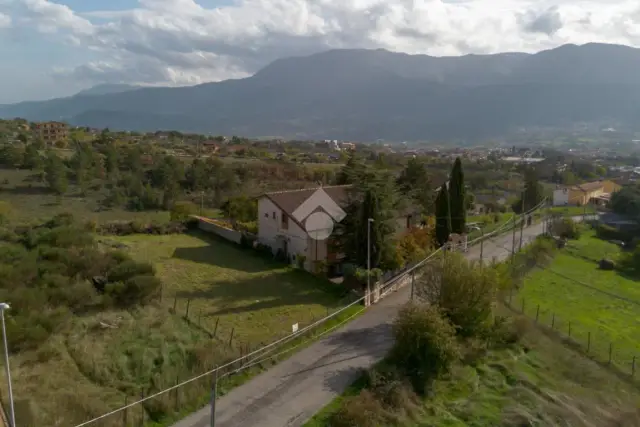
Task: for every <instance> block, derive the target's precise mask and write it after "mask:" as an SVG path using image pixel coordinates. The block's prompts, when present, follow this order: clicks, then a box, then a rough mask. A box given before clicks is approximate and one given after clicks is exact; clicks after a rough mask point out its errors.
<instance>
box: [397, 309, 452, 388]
mask: <svg viewBox="0 0 640 427" xmlns="http://www.w3.org/2000/svg"><path fill="white" fill-rule="evenodd" d="M393 335H394V338H395V344H394V346H393V348H392V350H391V361H392V363H393V364H394V365H395V366H397V367H398V368H399V369H401V370H403V371H404V372H405V373H406V374H407V375H408V377H409V378H411V381H412V382H413V387H414V389H415V390H416V392H418V393H424V391H425V387H426V385H427V382H428V381H429V380H431V379H433V378H435V377H437V376H439V375H441V374H444V373H446V372H448V371H449V369H450V367H451V365H452V364H453V363H454V362H455V361H457V360H459V359H460V348H459V346H458V343H457V341H456V328H455V327H454V326H453V324H451V322H450V321H449V320H448V319H447V318H446V317H445V316H444V315H443V313H442V312H441V310H440V309H438V308H437V307H435V306H432V305H409V306H407V307H405V308H403V309H402V310H401V311H400V313H399V315H398V318H397V319H396V321H395V323H394V326H393Z"/></svg>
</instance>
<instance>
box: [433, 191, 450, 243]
mask: <svg viewBox="0 0 640 427" xmlns="http://www.w3.org/2000/svg"><path fill="white" fill-rule="evenodd" d="M450 233H451V214H450V211H449V192H448V191H447V184H446V183H444V184H442V186H441V187H440V191H439V192H438V196H437V197H436V240H437V242H438V245H440V246H443V245H444V244H445V243H447V241H448V240H449V234H450Z"/></svg>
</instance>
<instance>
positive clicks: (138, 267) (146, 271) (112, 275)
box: [107, 260, 154, 283]
mask: <svg viewBox="0 0 640 427" xmlns="http://www.w3.org/2000/svg"><path fill="white" fill-rule="evenodd" d="M153 274H154V269H153V266H152V265H151V264H149V263H145V262H136V261H133V260H127V261H124V262H123V263H121V264H118V265H117V266H115V267H114V268H113V269H111V271H109V273H108V274H107V279H108V280H109V282H110V283H113V282H124V281H126V280H128V279H130V278H132V277H135V276H147V275H149V276H152V275H153Z"/></svg>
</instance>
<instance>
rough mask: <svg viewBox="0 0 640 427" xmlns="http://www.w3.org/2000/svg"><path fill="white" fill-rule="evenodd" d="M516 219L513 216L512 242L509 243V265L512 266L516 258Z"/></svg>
mask: <svg viewBox="0 0 640 427" xmlns="http://www.w3.org/2000/svg"><path fill="white" fill-rule="evenodd" d="M516 218H517V215H514V216H513V240H512V242H511V263H512V264H513V261H514V259H515V257H516Z"/></svg>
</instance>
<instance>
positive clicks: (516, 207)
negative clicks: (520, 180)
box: [511, 168, 544, 214]
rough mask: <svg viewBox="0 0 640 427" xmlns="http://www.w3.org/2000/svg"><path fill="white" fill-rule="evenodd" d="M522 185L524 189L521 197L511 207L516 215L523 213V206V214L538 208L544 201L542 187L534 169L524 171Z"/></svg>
mask: <svg viewBox="0 0 640 427" xmlns="http://www.w3.org/2000/svg"><path fill="white" fill-rule="evenodd" d="M524 183H525V188H524V191H523V192H522V195H521V196H520V198H519V199H518V200H516V201H515V202H514V203H513V205H512V206H511V208H512V209H513V211H514V212H515V213H517V214H521V213H523V211H522V208H523V204H524V212H528V211H530V210H531V209H533V208H534V207H536V206H538V205H539V204H540V203H541V202H542V200H543V199H544V187H543V186H542V184H540V183H539V182H538V175H537V173H536V170H535V169H534V168H528V169H527V170H525V180H524ZM523 198H524V203H523Z"/></svg>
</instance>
